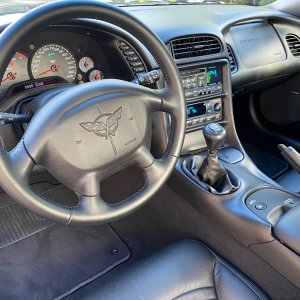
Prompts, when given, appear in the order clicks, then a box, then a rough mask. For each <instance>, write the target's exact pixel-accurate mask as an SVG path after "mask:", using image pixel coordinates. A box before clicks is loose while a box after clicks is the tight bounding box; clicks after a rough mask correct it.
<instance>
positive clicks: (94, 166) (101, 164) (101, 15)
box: [0, 0, 186, 224]
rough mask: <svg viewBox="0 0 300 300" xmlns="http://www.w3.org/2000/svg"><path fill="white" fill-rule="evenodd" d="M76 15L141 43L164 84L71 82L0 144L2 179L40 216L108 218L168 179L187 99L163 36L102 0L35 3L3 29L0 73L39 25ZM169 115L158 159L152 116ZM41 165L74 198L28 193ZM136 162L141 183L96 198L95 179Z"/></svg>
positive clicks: (77, 220) (69, 220)
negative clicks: (72, 201)
mask: <svg viewBox="0 0 300 300" xmlns="http://www.w3.org/2000/svg"><path fill="white" fill-rule="evenodd" d="M75 18H90V19H98V20H101V21H105V22H108V23H111V24H114V25H116V26H119V27H121V28H123V29H125V30H126V31H127V32H129V33H130V34H132V35H133V36H135V37H136V38H137V39H138V40H139V41H140V42H142V43H143V44H144V45H145V46H146V47H147V48H148V50H149V51H150V53H151V54H152V55H153V57H154V58H155V59H156V61H157V63H158V65H159V66H160V68H161V70H162V73H163V75H164V79H165V81H166V87H165V88H162V89H156V90H155V89H149V88H146V87H142V86H138V85H136V84H133V83H129V82H126V81H122V80H114V79H105V80H101V81H96V82H91V83H86V84H83V85H78V86H72V87H70V88H69V89H67V90H66V91H63V92H62V93H60V94H58V95H56V96H55V97H54V98H53V99H51V100H50V101H49V102H48V103H47V104H46V105H45V106H43V107H42V108H41V109H40V110H38V112H37V113H36V114H35V115H34V117H33V119H32V120H31V122H30V124H29V126H28V127H27V129H26V132H25V134H24V136H23V138H22V139H21V141H20V142H19V143H18V145H17V146H16V147H15V149H13V150H12V151H10V152H6V151H5V150H4V148H3V146H0V183H1V186H2V187H3V189H4V190H5V191H6V192H7V193H8V194H9V195H10V196H11V197H12V198H13V199H15V200H16V201H17V202H18V203H20V204H21V205H22V206H24V207H26V208H27V209H29V210H31V211H33V212H35V213H36V214H38V215H41V216H43V217H46V218H48V219H52V220H54V221H56V222H62V223H65V224H91V223H108V222H111V221H113V220H116V219H118V218H121V217H124V216H126V215H128V214H129V213H131V212H133V211H134V210H136V209H137V208H139V207H140V206H142V205H143V204H144V203H146V201H148V200H149V199H150V198H151V197H152V196H153V195H154V194H155V192H157V191H158V189H159V188H160V187H161V186H162V185H163V184H164V183H165V181H166V180H167V179H168V177H169V176H170V175H171V173H172V171H173V169H174V167H175V164H176V161H177V159H178V157H179V155H180V150H181V147H182V143H183V139H184V133H185V120H186V114H185V99H184V93H183V88H182V84H181V80H180V76H179V73H178V70H177V68H176V66H175V64H174V62H173V60H172V57H171V56H170V54H169V53H168V51H167V49H166V47H165V46H164V44H163V43H162V42H161V41H160V39H159V38H158V37H157V36H156V35H155V34H154V33H153V32H151V30H150V29H149V28H147V27H146V26H145V25H144V24H143V23H141V22H140V21H139V20H137V19H136V18H135V17H133V16H132V15H130V14H129V13H127V12H126V11H124V10H122V9H121V8H118V7H116V6H113V5H110V4H106V3H101V2H100V1H91V0H88V1H87V0H82V1H55V2H52V3H49V4H46V5H43V6H40V7H37V8H35V9H33V10H31V11H29V12H28V13H26V14H25V15H24V16H23V17H22V18H21V19H19V20H18V21H16V22H15V23H13V24H11V25H10V26H8V27H7V28H6V29H5V30H4V31H3V33H2V34H1V35H0V61H1V66H0V78H2V76H3V74H4V72H5V68H6V66H7V65H8V63H9V61H10V59H11V56H12V54H13V53H15V52H16V51H17V47H18V45H20V44H21V43H23V42H25V41H26V39H27V38H28V37H30V36H31V35H32V34H33V33H34V32H36V31H37V30H41V28H45V27H47V26H49V25H51V24H55V23H59V22H63V21H66V20H69V19H75ZM156 111H162V112H166V113H168V114H170V115H171V120H172V121H171V132H170V136H169V142H168V147H167V150H166V152H165V154H164V156H163V157H162V158H160V159H155V158H154V157H153V156H152V154H151V153H150V143H151V135H152V132H151V128H152V126H151V115H152V114H153V113H154V112H156ZM35 165H42V166H44V167H45V168H46V169H47V170H48V171H49V172H50V173H51V174H52V175H53V176H54V177H56V178H57V179H58V180H59V181H60V182H61V183H63V184H64V185H65V186H67V187H68V188H70V189H71V190H72V191H74V192H75V193H76V194H77V195H78V198H79V204H78V205H77V206H75V207H67V206H63V205H60V204H57V203H54V202H51V201H50V200H47V199H45V198H43V197H41V196H40V195H38V194H36V193H35V192H33V191H32V190H31V188H30V185H29V176H30V174H31V171H32V169H33V167H34V166H35ZM133 165H134V166H137V167H139V168H140V169H141V170H142V171H143V174H144V177H145V183H144V186H143V187H142V188H141V189H140V190H139V191H138V192H137V193H135V194H134V195H131V196H130V197H129V198H127V199H124V200H123V201H121V202H119V203H117V204H108V203H107V202H105V201H104V200H103V199H102V198H101V196H100V182H101V181H102V180H104V179H105V178H107V177H108V176H110V175H112V174H114V173H116V172H118V171H120V170H122V169H124V168H126V167H128V166H133Z"/></svg>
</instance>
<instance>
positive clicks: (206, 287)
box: [172, 286, 214, 300]
mask: <svg viewBox="0 0 300 300" xmlns="http://www.w3.org/2000/svg"><path fill="white" fill-rule="evenodd" d="M204 289H213V290H214V287H213V286H205V287H201V288H195V289H192V290H190V291H186V292H184V293H182V294H180V295H178V296H176V297H175V298H172V299H173V300H176V299H178V298H179V297H182V296H183V295H186V294H188V293H191V292H195V291H201V290H204Z"/></svg>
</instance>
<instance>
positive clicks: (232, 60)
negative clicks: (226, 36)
mask: <svg viewBox="0 0 300 300" xmlns="http://www.w3.org/2000/svg"><path fill="white" fill-rule="evenodd" d="M226 47H227V52H228V56H229V63H230V70H231V73H235V72H237V70H238V66H237V62H236V59H235V56H234V53H233V51H232V48H231V47H230V46H229V45H226Z"/></svg>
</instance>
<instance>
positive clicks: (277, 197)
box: [246, 188, 300, 255]
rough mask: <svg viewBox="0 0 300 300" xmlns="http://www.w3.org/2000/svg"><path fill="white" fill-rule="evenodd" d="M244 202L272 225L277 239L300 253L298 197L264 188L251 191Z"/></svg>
mask: <svg viewBox="0 0 300 300" xmlns="http://www.w3.org/2000/svg"><path fill="white" fill-rule="evenodd" d="M246 204H247V207H248V208H249V209H250V210H251V211H252V212H253V213H254V214H256V215H257V216H259V217H260V218H261V219H262V220H264V221H266V222H268V223H270V224H271V225H272V226H273V231H274V235H275V237H276V238H277V239H278V240H279V241H281V242H282V243H283V244H285V245H286V246H287V247H289V248H290V249H291V250H292V251H294V252H295V253H297V254H298V255H300V197H298V196H296V195H294V194H290V193H288V192H285V191H281V190H278V189H275V188H273V189H272V188H265V189H260V190H258V191H256V192H254V193H252V194H251V195H250V196H249V197H248V198H247V199H246Z"/></svg>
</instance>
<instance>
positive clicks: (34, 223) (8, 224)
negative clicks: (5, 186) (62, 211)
mask: <svg viewBox="0 0 300 300" xmlns="http://www.w3.org/2000/svg"><path fill="white" fill-rule="evenodd" d="M33 188H34V189H35V190H36V192H37V193H38V194H40V195H42V196H46V197H47V198H48V199H51V200H52V201H57V202H60V203H61V204H64V205H69V204H73V203H74V198H75V197H73V196H72V194H71V193H70V191H69V190H68V189H67V188H65V187H64V186H63V185H51V184H46V183H43V184H38V185H35V186H33ZM61 198H62V199H61ZM0 199H1V201H0V249H1V248H3V247H6V246H9V245H11V244H13V243H15V242H17V241H20V240H22V239H24V238H26V237H28V236H30V235H32V234H35V233H37V232H39V231H41V230H44V229H46V228H48V227H51V226H53V225H54V224H55V223H54V222H52V221H50V220H47V219H44V218H42V217H40V216H38V215H36V214H34V213H31V212H30V211H28V210H27V209H24V208H23V207H21V206H20V205H18V204H16V202H14V201H12V199H11V198H10V197H9V196H8V195H7V194H6V193H4V192H2V193H0ZM71 201H73V202H71ZM75 204H76V203H75ZM73 205H74V204H73Z"/></svg>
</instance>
